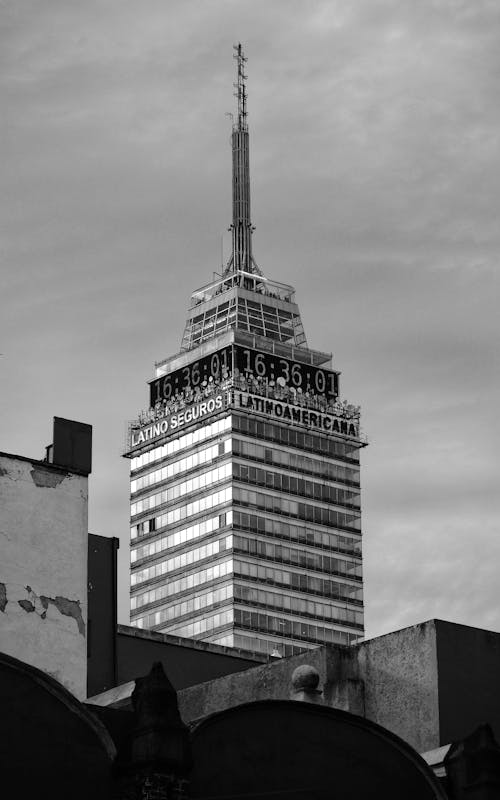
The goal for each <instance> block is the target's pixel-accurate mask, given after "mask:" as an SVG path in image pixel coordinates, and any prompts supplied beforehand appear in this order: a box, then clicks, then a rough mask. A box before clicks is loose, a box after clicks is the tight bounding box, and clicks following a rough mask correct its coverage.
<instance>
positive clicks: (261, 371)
mask: <svg viewBox="0 0 500 800" xmlns="http://www.w3.org/2000/svg"><path fill="white" fill-rule="evenodd" d="M255 372H256V373H257V375H259V376H260V377H261V378H262V377H263V376H264V375H265V374H266V362H265V361H264V354H263V353H257V355H256V356H255Z"/></svg>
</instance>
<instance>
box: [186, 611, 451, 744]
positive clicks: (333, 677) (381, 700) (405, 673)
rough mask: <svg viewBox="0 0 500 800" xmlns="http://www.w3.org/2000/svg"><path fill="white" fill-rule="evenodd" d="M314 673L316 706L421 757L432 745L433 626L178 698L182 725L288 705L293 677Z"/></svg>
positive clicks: (306, 656) (272, 666) (318, 653)
mask: <svg viewBox="0 0 500 800" xmlns="http://www.w3.org/2000/svg"><path fill="white" fill-rule="evenodd" d="M300 664H310V665H311V666H313V667H315V668H316V669H317V670H318V672H319V676H320V684H319V685H320V688H322V690H323V702H324V703H325V705H328V706H331V707H332V708H338V709H342V710H344V711H350V712H351V713H353V714H358V715H359V716H363V717H366V719H369V720H372V721H373V722H377V723H378V724H379V725H383V726H384V727H386V728H388V729H389V730H390V731H392V732H393V733H396V734H398V735H399V736H401V738H402V739H405V741H407V742H408V743H409V744H411V745H412V746H413V747H415V748H416V749H417V750H419V751H420V752H424V751H425V750H431V749H432V748H434V747H437V746H438V744H439V710H438V684H437V658H436V631H435V624H434V621H431V622H427V623H424V624H422V625H416V626H414V627H412V628H406V629H405V630H402V631H396V632H395V633H391V634H388V635H387V636H380V637H378V638H377V639H371V640H369V641H367V642H364V643H363V644H361V645H358V646H357V647H350V648H345V647H339V646H325V647H318V648H317V649H315V650H309V651H308V652H306V653H302V654H301V655H298V656H294V657H293V658H287V659H283V660H281V661H274V662H271V663H269V664H266V665H264V666H259V667H254V668H253V669H249V670H246V672H244V673H243V674H241V673H239V674H236V675H228V676H226V677H222V678H218V679H217V680H213V681H209V682H207V683H203V684H200V685H199V686H193V687H190V688H187V689H184V690H183V691H181V692H179V708H180V711H181V714H182V717H183V719H184V720H185V721H192V720H193V719H196V718H199V717H202V716H205V715H207V714H211V713H214V712H216V711H221V710H222V709H225V708H230V707H231V706H236V705H239V704H241V703H247V702H250V701H252V700H265V699H288V698H289V697H290V681H291V677H292V673H293V671H294V669H295V668H296V667H297V666H299V665H300Z"/></svg>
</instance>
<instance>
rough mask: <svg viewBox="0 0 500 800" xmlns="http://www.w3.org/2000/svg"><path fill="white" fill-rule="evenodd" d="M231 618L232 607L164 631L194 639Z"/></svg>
mask: <svg viewBox="0 0 500 800" xmlns="http://www.w3.org/2000/svg"><path fill="white" fill-rule="evenodd" d="M233 618H234V613H233V609H232V608H228V609H226V610H225V611H220V612H219V613H217V614H212V615H210V616H209V617H205V618H204V619H197V620H195V621H194V622H188V623H187V624H186V625H179V626H176V627H174V628H166V629H165V630H164V633H169V634H171V635H172V636H184V637H186V638H188V639H196V637H198V636H203V634H207V633H210V632H211V631H213V630H216V628H222V627H223V626H224V625H230V624H232V622H233Z"/></svg>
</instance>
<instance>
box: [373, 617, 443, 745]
mask: <svg viewBox="0 0 500 800" xmlns="http://www.w3.org/2000/svg"><path fill="white" fill-rule="evenodd" d="M357 650H358V666H359V676H360V678H361V679H362V681H363V683H364V687H365V716H366V718H367V719H370V720H372V721H373V722H378V724H379V725H383V726H384V727H385V728H388V729H389V730H390V731H392V732H393V733H396V734H397V735H398V736H401V738H402V739H404V740H405V741H407V742H409V744H411V745H412V746H413V747H414V748H415V749H416V750H418V752H420V753H422V752H424V751H426V750H432V749H433V748H435V747H438V746H439V744H440V742H439V709H438V679H437V656H436V627H435V621H434V620H431V621H429V622H423V623H421V624H420V625H414V626H412V627H411V628H404V629H403V630H400V631H395V632H394V633H389V634H387V635H386V636H378V637H377V638H376V639H369V640H368V641H366V642H364V643H363V644H361V645H359V646H358V647H357Z"/></svg>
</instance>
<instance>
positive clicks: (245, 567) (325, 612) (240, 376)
mask: <svg viewBox="0 0 500 800" xmlns="http://www.w3.org/2000/svg"><path fill="white" fill-rule="evenodd" d="M235 51H236V52H235V59H236V64H237V82H236V83H235V88H236V96H237V115H236V117H235V118H234V120H233V131H232V153H233V218H232V224H231V228H230V230H231V231H232V253H231V257H230V259H229V261H228V263H227V265H226V267H225V269H224V270H223V272H222V274H221V275H219V276H217V277H216V278H215V279H214V280H213V281H211V282H210V283H209V284H207V285H206V286H203V287H202V288H201V289H198V290H197V291H195V292H194V294H193V295H192V297H191V305H190V308H189V311H188V316H187V321H186V327H185V330H184V335H183V337H182V343H181V349H180V352H177V353H176V354H175V355H173V356H170V357H169V358H166V359H164V360H162V361H160V362H158V363H157V364H156V367H155V375H154V378H153V380H152V381H151V382H150V384H149V387H150V389H149V391H150V396H149V408H148V410H147V411H145V412H141V414H140V415H139V418H138V420H136V421H135V422H134V423H132V424H131V426H130V429H129V438H128V446H127V453H126V455H127V457H129V458H130V459H131V511H130V514H131V623H132V625H136V626H138V627H140V628H147V629H152V630H155V631H160V632H164V633H171V634H176V635H179V636H185V637H190V638H196V639H204V640H205V641H211V642H216V643H219V644H224V645H228V646H234V647H241V648H244V649H247V650H252V651H256V652H264V653H274V654H275V655H276V654H280V655H292V654H294V653H298V652H301V651H302V650H304V649H307V648H311V647H315V646H318V645H319V644H322V643H340V644H351V643H352V642H355V641H356V640H357V639H359V638H360V637H361V636H362V635H363V599H362V597H363V591H362V574H361V523H360V516H361V513H360V481H359V451H360V448H361V447H362V446H363V444H364V442H363V440H362V438H361V435H360V428H359V408H358V407H355V406H352V405H350V404H348V403H347V402H345V401H344V400H341V399H340V395H339V373H338V372H337V371H336V370H334V369H333V368H332V357H331V354H328V353H322V352H319V351H317V350H312V349H311V348H309V347H308V346H307V342H306V337H305V333H304V328H303V326H302V322H301V318H300V313H299V309H298V306H297V305H296V303H295V297H294V289H293V287H291V286H287V285H285V284H282V283H277V282H276V281H272V280H270V279H268V278H267V277H265V276H264V275H263V274H262V272H261V270H260V269H259V268H258V267H257V265H256V263H255V260H254V258H253V253H252V233H253V227H252V223H251V219H250V172H249V135H248V124H247V91H246V75H245V71H244V66H245V61H246V59H245V57H244V55H243V51H242V48H241V45H238V46H237V47H236V48H235Z"/></svg>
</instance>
